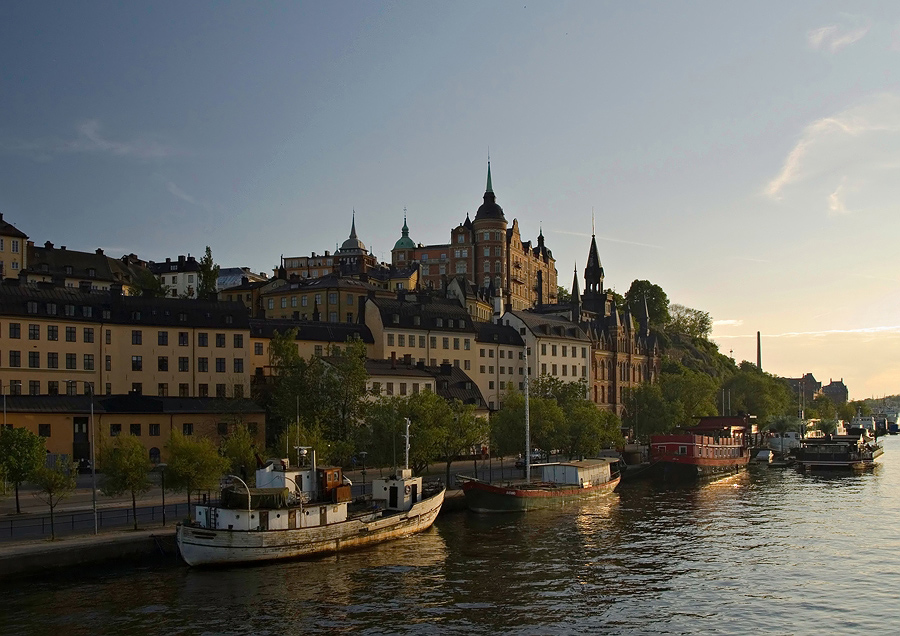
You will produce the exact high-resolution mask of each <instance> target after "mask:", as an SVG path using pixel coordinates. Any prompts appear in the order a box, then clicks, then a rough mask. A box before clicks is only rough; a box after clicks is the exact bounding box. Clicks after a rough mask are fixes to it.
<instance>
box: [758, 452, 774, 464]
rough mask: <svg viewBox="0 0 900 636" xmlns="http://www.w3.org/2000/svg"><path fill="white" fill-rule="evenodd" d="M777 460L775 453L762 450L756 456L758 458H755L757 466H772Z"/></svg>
mask: <svg viewBox="0 0 900 636" xmlns="http://www.w3.org/2000/svg"><path fill="white" fill-rule="evenodd" d="M774 459H775V451H773V450H769V449H765V450H761V451H759V452H758V453H757V454H756V457H754V458H753V461H755V462H756V463H757V464H771V463H772V461H773V460H774Z"/></svg>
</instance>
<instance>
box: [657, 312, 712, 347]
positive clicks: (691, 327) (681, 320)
mask: <svg viewBox="0 0 900 636" xmlns="http://www.w3.org/2000/svg"><path fill="white" fill-rule="evenodd" d="M666 331H668V332H670V333H671V332H677V333H683V334H685V335H688V336H690V337H691V338H703V339H707V338H709V334H710V333H712V318H710V316H709V312H706V311H700V310H699V309H691V308H690V307H685V306H684V305H678V304H674V303H673V304H671V305H669V322H668V323H667V324H666Z"/></svg>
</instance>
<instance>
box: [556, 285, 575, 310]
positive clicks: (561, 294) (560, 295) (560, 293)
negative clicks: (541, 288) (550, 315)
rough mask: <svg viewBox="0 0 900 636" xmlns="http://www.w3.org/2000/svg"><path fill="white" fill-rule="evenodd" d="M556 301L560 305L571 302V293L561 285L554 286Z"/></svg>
mask: <svg viewBox="0 0 900 636" xmlns="http://www.w3.org/2000/svg"><path fill="white" fill-rule="evenodd" d="M556 302H557V303H558V304H560V305H564V304H566V303H570V302H572V294H571V292H569V290H568V289H566V288H565V287H562V286H561V285H557V286H556Z"/></svg>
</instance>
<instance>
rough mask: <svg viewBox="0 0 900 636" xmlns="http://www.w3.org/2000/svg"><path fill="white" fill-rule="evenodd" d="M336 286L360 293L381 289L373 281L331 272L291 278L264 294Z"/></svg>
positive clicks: (312, 290)
mask: <svg viewBox="0 0 900 636" xmlns="http://www.w3.org/2000/svg"><path fill="white" fill-rule="evenodd" d="M267 282H271V281H267ZM334 288H338V289H349V290H353V291H355V292H359V293H363V292H368V291H380V290H381V288H380V287H377V286H375V285H373V284H372V283H367V282H365V281H362V280H359V279H357V278H349V277H346V276H340V275H338V274H334V273H331V274H328V275H326V276H321V277H319V278H300V279H297V280H290V281H288V282H287V284H285V285H281V286H279V287H275V288H273V289H271V290H269V291H266V292H264V293H263V294H262V295H263V296H268V295H275V294H286V293H290V292H295V293H297V292H299V293H304V292H314V291H318V290H322V289H334Z"/></svg>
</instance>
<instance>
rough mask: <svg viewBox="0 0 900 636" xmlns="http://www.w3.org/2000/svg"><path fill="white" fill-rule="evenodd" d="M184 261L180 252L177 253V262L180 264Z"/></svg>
mask: <svg viewBox="0 0 900 636" xmlns="http://www.w3.org/2000/svg"><path fill="white" fill-rule="evenodd" d="M183 263H184V256H183V255H182V254H179V255H178V264H179V265H181V264H183Z"/></svg>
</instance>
